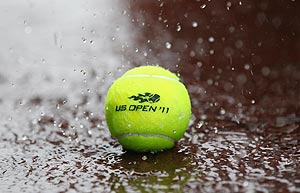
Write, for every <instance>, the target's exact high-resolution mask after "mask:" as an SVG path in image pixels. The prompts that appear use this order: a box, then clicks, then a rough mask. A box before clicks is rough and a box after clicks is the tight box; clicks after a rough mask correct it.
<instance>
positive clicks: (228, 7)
mask: <svg viewBox="0 0 300 193" xmlns="http://www.w3.org/2000/svg"><path fill="white" fill-rule="evenodd" d="M231 6H232V3H231V2H230V1H228V2H227V3H226V9H227V10H228V11H229V10H230V8H231Z"/></svg>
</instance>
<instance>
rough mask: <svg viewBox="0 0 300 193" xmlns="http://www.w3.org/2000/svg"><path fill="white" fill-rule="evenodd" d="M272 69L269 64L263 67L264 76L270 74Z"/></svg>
mask: <svg viewBox="0 0 300 193" xmlns="http://www.w3.org/2000/svg"><path fill="white" fill-rule="evenodd" d="M270 72H271V70H270V68H269V67H267V66H264V67H263V68H262V69H261V73H262V74H263V75H264V76H269V74H270Z"/></svg>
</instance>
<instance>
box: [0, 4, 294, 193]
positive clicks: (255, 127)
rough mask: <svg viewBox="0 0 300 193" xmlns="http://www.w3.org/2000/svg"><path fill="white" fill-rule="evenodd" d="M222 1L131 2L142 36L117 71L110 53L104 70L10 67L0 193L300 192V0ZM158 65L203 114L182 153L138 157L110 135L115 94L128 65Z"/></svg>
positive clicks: (1, 81)
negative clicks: (110, 97) (108, 111)
mask: <svg viewBox="0 0 300 193" xmlns="http://www.w3.org/2000/svg"><path fill="white" fill-rule="evenodd" d="M220 2H221V1H220ZM220 2H219V3H216V2H215V3H214V2H212V1H207V2H206V1H205V2H202V1H195V2H193V3H184V2H183V1H177V2H176V3H175V4H174V2H173V4H172V1H165V2H164V3H163V2H160V1H158V2H155V3H150V1H149V2H148V1H145V2H144V3H136V2H135V1H132V2H131V3H130V4H128V5H126V6H125V7H126V9H124V10H126V11H124V10H121V11H120V12H118V13H120V14H121V15H126V16H128V17H129V18H130V19H132V23H133V29H137V30H136V31H135V33H137V34H143V35H138V36H137V37H138V38H137V39H138V41H137V43H136V47H134V46H128V45H129V44H126V43H124V45H125V46H121V47H120V49H117V50H118V51H120V52H121V53H119V52H115V50H114V52H113V56H115V57H116V58H122V60H120V61H119V62H120V65H119V66H113V65H112V63H113V62H115V61H113V62H111V61H109V58H110V57H111V56H110V55H109V56H107V57H104V59H103V60H100V62H101V63H102V64H101V66H99V64H97V62H99V61H98V60H97V62H95V60H96V59H95V57H94V54H95V53H97V52H96V51H95V50H94V49H91V50H89V52H90V53H89V55H90V58H89V57H87V58H85V57H81V59H82V58H83V60H81V62H80V63H85V62H86V60H88V59H91V60H93V61H94V62H95V64H93V62H91V64H89V66H88V67H87V66H84V65H83V64H80V65H83V66H84V67H80V65H79V66H76V67H74V66H72V64H71V65H70V64H69V66H67V64H66V65H65V66H64V67H58V66H59V65H58V66H56V67H55V69H54V70H53V69H52V70H53V71H54V72H55V73H53V72H52V71H49V70H45V71H42V72H41V71H39V70H40V69H39V68H37V67H36V63H34V64H33V66H35V68H33V69H30V70H29V69H25V70H24V69H22V70H20V71H21V72H16V73H17V74H14V73H13V72H11V73H9V72H8V70H7V69H6V67H7V66H8V65H5V64H1V65H2V66H1V68H2V69H1V72H0V89H1V90H2V92H1V93H0V108H1V110H0V115H1V117H0V190H1V192H249V193H251V192H300V83H299V81H300V80H299V77H300V66H299V59H300V56H299V51H297V49H296V48H299V30H300V28H299V21H300V20H299V19H298V18H299V14H296V12H297V10H298V9H297V8H299V3H297V2H295V1H290V2H288V3H287V2H283V1H274V3H273V4H270V2H269V1H254V2H253V3H252V2H250V1H231V3H228V2H221V3H220ZM239 2H242V3H239ZM196 3H198V4H196ZM183 4H184V5H185V6H184V7H185V8H186V9H182V7H183ZM240 4H241V5H243V6H245V8H239V7H238V6H241V5H240ZM250 5H251V6H252V8H251V6H250ZM170 7H173V9H171V8H170ZM196 8H197V9H196ZM198 8H199V9H200V10H203V11H202V12H197V10H198ZM279 8H280V9H279ZM162 10H163V11H162ZM180 10H184V11H180ZM213 11H215V12H213ZM229 11H230V12H229ZM110 12H113V11H110ZM183 12H187V13H188V14H186V13H183ZM228 12H229V13H230V14H229V13H228ZM196 13H198V14H199V15H197V14H196ZM297 13H298V12H297ZM140 14H141V15H142V16H144V17H141V15H140ZM157 14H158V15H157ZM210 14H212V15H213V16H211V15H210ZM214 14H219V15H218V17H217V16H215V15H214ZM245 14H246V15H245ZM190 15H193V17H194V18H192V19H189V20H187V21H186V20H184V18H191V17H192V16H190ZM203 15H206V17H205V18H204V16H203ZM159 16H160V17H162V18H161V19H157V18H158V17H159ZM181 16H182V17H181ZM221 16H224V18H223V19H221V20H220V21H219V20H215V19H213V20H212V18H215V17H217V18H222V17H221ZM225 16H228V17H229V16H230V17H229V18H227V17H225ZM235 16H236V17H235ZM92 17H94V16H92ZM141 18H144V20H142V19H141ZM153 18H155V19H153ZM197 18H203V20H202V21H200V20H199V21H197V22H196V23H193V22H195V21H194V19H197ZM232 18H238V19H235V20H232ZM251 18H252V19H251ZM285 18H288V19H285ZM293 18H294V19H293ZM156 19H157V20H158V21H157V22H154V21H156ZM143 22H144V24H142V23H143ZM230 22H232V23H231V24H232V25H231V24H230ZM251 22H253V23H254V24H253V26H252V24H251ZM255 22H256V23H255ZM178 23H179V24H178ZM240 23H243V28H245V29H244V30H241V28H240ZM150 24H151V25H150ZM22 25H24V24H22ZM26 25H27V24H26ZM166 25H168V27H166ZM198 25H199V26H198ZM143 26H147V28H146V30H144V29H145V28H144V27H143ZM172 26H173V27H172ZM178 26H180V27H178ZM201 26H204V27H202V28H200V27H201ZM207 26H209V27H207ZM33 27H34V26H33ZM80 28H81V27H80ZM25 29H27V31H26V30H25V32H28V30H29V28H28V26H25ZM33 29H35V28H33ZM173 29H174V30H173ZM81 30H82V29H81ZM121 30H122V27H121ZM161 30H162V31H163V32H164V33H165V35H166V36H163V35H155V36H153V34H155V32H157V31H158V32H157V33H160V34H161ZM228 30H229V31H230V33H229V32H228ZM145 31H146V32H145ZM225 31H226V32H225ZM262 31H264V32H265V33H264V34H263V35H257V36H252V35H251V34H252V33H254V34H261V33H259V32H262ZM96 32H97V30H96ZM227 32H228V33H227ZM151 34H152V35H151ZM199 34H201V35H199ZM97 37H98V36H95V37H94V38H95V44H97V41H96V40H97ZM99 37H100V35H99ZM99 37H98V38H99ZM116 37H117V35H116ZM117 38H118V37H117ZM199 38H200V39H199ZM224 38H225V39H224ZM251 38H253V39H251ZM268 38H270V39H272V40H269V39H268ZM54 39H55V38H54ZM109 39H111V37H109ZM223 39H224V40H223ZM254 39H255V40H254ZM55 40H56V41H55V42H57V41H58V40H57V39H55ZM149 40H150V41H149ZM175 40H177V41H175ZM182 40H184V42H185V43H186V44H187V45H188V46H184V45H183V48H184V49H179V48H178V47H176V46H177V45H176V42H177V43H178V42H179V44H180V43H182V42H183V41H182ZM60 41H61V42H62V43H65V44H66V41H64V39H62V40H60ZM79 41H80V42H81V43H82V41H84V40H83V39H82V37H81V36H80V38H79ZM113 41H115V40H113ZM269 41H271V43H270V42H269ZM147 42H148V43H147ZM199 42H200V43H201V45H200V47H199V45H198V43H199ZM84 43H85V42H84ZM185 43H183V44H185ZM202 43H203V44H202ZM145 45H147V46H145ZM180 45H182V44H180ZM257 45H262V46H263V47H262V48H261V47H260V46H258V47H257ZM197 46H198V47H197ZM264 46H265V47H264ZM84 48H85V47H83V48H81V49H83V50H84ZM96 48H97V49H98V47H96ZM136 48H138V50H136ZM194 48H195V49H194ZM196 48H197V49H196ZM278 48H281V49H280V50H281V51H280V50H279V49H278ZM66 49H67V48H65V49H64V50H66ZM114 49H115V48H114ZM287 49H289V50H290V52H285V51H284V50H287ZM7 50H8V51H9V52H12V51H11V50H9V49H7ZM14 50H16V49H14ZM64 50H63V52H64V54H66V51H64ZM211 50H213V51H211ZM15 52H16V51H15ZM81 52H82V50H80V51H78V52H76V53H77V54H78V53H81ZM67 53H69V52H67ZM145 53H147V54H145ZM162 53H163V54H162ZM164 54H165V56H168V57H165V56H164ZM15 55H17V54H15ZM15 55H14V56H15ZM120 55H122V57H120ZM84 56H85V55H84ZM242 56H243V57H242ZM100 58H101V57H100ZM124 58H125V59H124ZM274 58H275V59H274ZM48 60H49V59H46V63H48V64H49V63H50V62H49V61H48ZM155 60H157V61H160V65H162V66H165V67H167V68H170V69H171V70H172V71H174V72H177V73H178V74H179V75H180V77H181V79H182V81H183V82H184V83H185V84H186V86H187V88H188V90H189V93H190V96H191V101H192V111H193V115H192V117H191V121H190V125H189V127H188V129H187V132H186V133H185V135H184V137H183V139H181V140H180V141H179V142H178V143H177V145H176V147H174V148H173V149H171V150H168V151H164V152H160V153H156V154H152V153H140V154H138V153H134V152H128V151H126V150H123V149H122V147H121V146H120V145H119V144H118V143H117V142H116V141H115V140H114V139H112V138H111V137H110V134H109V131H108V128H107V126H106V123H105V117H104V113H103V103H104V100H105V94H106V91H107V88H108V86H109V85H110V83H111V82H112V81H113V80H114V79H115V78H117V77H118V76H120V74H122V73H123V72H125V71H126V69H128V68H130V67H132V65H139V64H140V62H142V61H144V62H145V64H147V63H151V61H152V62H153V61H155ZM26 61H28V58H26V57H25V59H24V58H23V59H21V63H22V65H24V63H26ZM157 61H156V62H157ZM18 62H19V63H20V61H19V60H18ZM18 65H19V66H18ZM18 65H16V67H17V68H19V67H20V66H21V65H20V64H18ZM28 65H29V64H28ZM29 66H30V65H29ZM25 67H26V66H25ZM25 67H24V68H25ZM12 69H13V71H14V67H12V68H11V70H12ZM56 71H57V72H59V73H61V74H62V75H59V74H57V73H56ZM38 73H41V74H42V76H39V75H37V74H38ZM69 74H72V75H69Z"/></svg>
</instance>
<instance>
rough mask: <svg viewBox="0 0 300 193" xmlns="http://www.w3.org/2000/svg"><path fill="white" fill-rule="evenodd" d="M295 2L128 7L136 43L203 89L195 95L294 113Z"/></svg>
mask: <svg viewBox="0 0 300 193" xmlns="http://www.w3.org/2000/svg"><path fill="white" fill-rule="evenodd" d="M299 5H300V4H299V2H296V1H283V0H275V1H268V0H254V1H249V0H243V1H238V0H232V1H224V0H218V1H202V0H198V1H197V0H195V1H191V0H190V1H185V0H169V1H137V0H135V1H131V4H130V6H131V9H132V10H133V11H132V13H131V14H132V18H133V20H132V22H133V23H135V25H136V26H137V28H139V30H140V32H139V33H140V34H139V35H137V36H136V40H137V42H138V43H139V44H140V45H145V47H146V48H145V49H146V50H147V51H149V52H150V53H151V56H152V57H153V58H155V59H157V60H158V61H159V64H160V65H163V66H166V67H168V68H170V69H173V70H177V71H178V72H179V73H180V74H181V76H182V79H183V81H184V82H185V83H186V84H188V85H197V86H199V85H200V87H201V88H203V91H201V90H200V91H195V93H194V94H196V95H197V93H198V94H199V96H198V97H197V96H195V95H194V97H196V98H198V99H201V97H202V98H203V100H205V99H208V98H209V100H212V99H213V98H217V97H218V96H221V95H223V94H225V95H228V96H231V97H233V99H235V100H236V102H237V103H238V102H241V103H242V104H250V105H251V104H252V105H256V104H257V105H259V108H260V111H263V113H265V111H270V112H269V114H270V113H273V112H277V113H278V114H288V113H292V112H293V113H296V114H298V115H299V113H300V112H299V106H300V102H299V101H300V92H299V90H300V65H299V62H300V51H299V50H300V49H299V48H300V39H299V31H300V14H299V13H298V12H299V10H300V6H299ZM148 55H149V54H148ZM166 55H167V56H166ZM148 58H150V57H148ZM151 60H152V59H151V58H150V59H149V61H151ZM146 61H147V60H146ZM137 65H140V64H137ZM203 93H204V94H203ZM216 100H217V99H216ZM227 103H228V102H227ZM259 108H258V109H259ZM280 109H281V110H280ZM282 109H284V110H282Z"/></svg>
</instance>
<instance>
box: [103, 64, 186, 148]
mask: <svg viewBox="0 0 300 193" xmlns="http://www.w3.org/2000/svg"><path fill="white" fill-rule="evenodd" d="M104 108H105V109H104V111H105V116H106V122H107V126H108V128H109V130H110V132H111V135H112V137H114V138H116V139H117V140H118V141H119V143H120V144H121V145H122V146H123V147H124V148H125V149H128V150H132V151H137V152H148V151H151V152H157V151H161V150H165V149H170V148H172V147H174V145H175V144H176V142H177V141H178V140H179V139H181V138H182V136H183V134H184V133H185V131H186V129H187V127H188V124H189V120H190V116H191V102H190V98H189V94H188V91H187V89H186V87H185V86H184V85H183V84H182V83H181V82H180V80H179V78H178V77H177V76H176V75H175V74H174V73H172V72H170V71H169V70H166V69H164V68H162V67H159V66H141V67H136V68H133V69H131V70H129V71H127V72H126V73H125V74H123V76H121V77H120V78H119V79H117V80H116V81H115V82H114V83H113V84H112V85H111V87H110V88H109V90H108V93H107V96H106V101H105V107H104Z"/></svg>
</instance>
